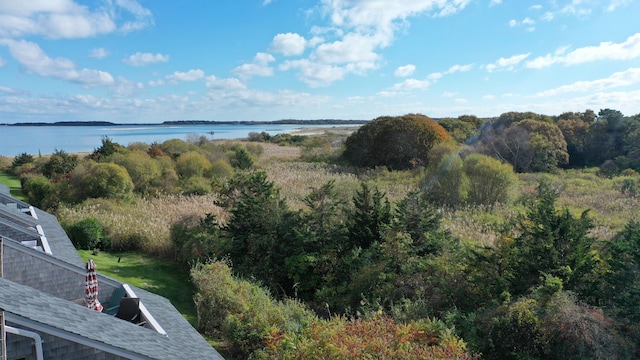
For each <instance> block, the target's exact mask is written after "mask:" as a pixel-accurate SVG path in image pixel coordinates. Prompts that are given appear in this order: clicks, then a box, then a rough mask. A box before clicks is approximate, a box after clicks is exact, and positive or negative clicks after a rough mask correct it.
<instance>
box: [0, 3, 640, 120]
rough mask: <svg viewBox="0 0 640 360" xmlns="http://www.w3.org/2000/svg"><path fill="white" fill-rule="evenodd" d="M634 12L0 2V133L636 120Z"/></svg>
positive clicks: (603, 6)
mask: <svg viewBox="0 0 640 360" xmlns="http://www.w3.org/2000/svg"><path fill="white" fill-rule="evenodd" d="M638 14H640V0H531V1H530V0H315V1H314V0H180V1H177V0H101V1H98V0H96V1H90V0H22V1H17V0H0V123H20V122H55V121H112V122H116V123H123V124H127V123H160V122H163V121H171V120H212V121H235V120H243V121H251V120H260V121H270V120H280V119H303V120H309V119H352V120H355V119H357V120H371V119H374V118H376V117H379V116H397V115H403V114H407V113H421V114H424V115H427V116H430V117H433V118H440V117H457V116H460V115H476V116H479V117H491V116H499V115H500V114H502V113H504V112H509V111H533V112H536V113H541V114H546V115H559V114H561V113H563V112H567V111H574V112H582V111H585V110H587V109H591V110H594V111H595V112H596V113H597V112H598V111H599V110H600V109H605V108H610V109H615V110H619V111H621V112H622V113H623V114H624V115H628V116H631V115H635V114H638V113H640V22H638Z"/></svg>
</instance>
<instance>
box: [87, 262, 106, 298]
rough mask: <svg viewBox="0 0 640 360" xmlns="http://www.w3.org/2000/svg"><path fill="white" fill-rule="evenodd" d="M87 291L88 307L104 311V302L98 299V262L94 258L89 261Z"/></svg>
mask: <svg viewBox="0 0 640 360" xmlns="http://www.w3.org/2000/svg"><path fill="white" fill-rule="evenodd" d="M85 293H86V295H87V307H88V308H89V309H92V310H96V311H102V304H100V301H98V276H97V274H96V263H94V262H93V260H92V259H89V261H87V277H86V279H85Z"/></svg>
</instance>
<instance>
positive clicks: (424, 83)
mask: <svg viewBox="0 0 640 360" xmlns="http://www.w3.org/2000/svg"><path fill="white" fill-rule="evenodd" d="M429 85H431V83H430V82H429V81H428V80H416V79H407V80H405V81H403V82H401V83H398V84H395V85H393V88H392V89H393V90H424V89H427V88H429Z"/></svg>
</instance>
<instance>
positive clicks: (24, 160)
mask: <svg viewBox="0 0 640 360" xmlns="http://www.w3.org/2000/svg"><path fill="white" fill-rule="evenodd" d="M33 161H34V158H33V155H29V154H27V153H22V154H20V155H18V156H16V157H14V158H13V161H11V168H12V169H15V168H17V167H20V166H22V165H24V164H29V163H32V162H33Z"/></svg>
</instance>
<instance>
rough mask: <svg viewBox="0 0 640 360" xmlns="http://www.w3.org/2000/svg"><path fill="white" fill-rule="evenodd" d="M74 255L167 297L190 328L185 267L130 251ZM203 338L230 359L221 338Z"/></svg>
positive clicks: (193, 317) (192, 317)
mask: <svg viewBox="0 0 640 360" xmlns="http://www.w3.org/2000/svg"><path fill="white" fill-rule="evenodd" d="M78 254H80V257H81V258H82V260H84V261H85V262H87V260H89V259H93V261H94V262H95V263H96V267H97V271H98V272H99V273H102V274H104V275H107V276H109V277H112V278H114V279H117V280H119V281H122V282H124V283H127V284H131V285H133V286H137V287H139V288H141V289H144V290H147V291H149V292H152V293H154V294H158V295H160V296H164V297H165V298H167V299H169V301H171V304H173V306H175V308H176V309H177V310H178V311H179V312H180V313H181V314H182V316H184V318H185V319H187V321H189V323H190V324H191V325H192V326H193V327H196V326H197V322H198V315H197V313H196V308H195V305H194V304H193V295H194V291H195V288H194V287H193V284H192V283H191V279H190V278H189V272H188V271H187V269H184V268H181V267H179V266H178V265H177V264H175V263H173V262H171V261H166V260H158V259H155V258H152V257H149V256H147V255H144V254H137V253H131V252H127V253H107V252H99V253H97V254H95V255H94V254H93V251H90V250H78ZM118 259H120V262H118ZM205 339H206V340H207V341H208V342H209V344H210V345H211V346H213V347H214V348H215V349H216V350H217V351H218V352H219V353H220V355H222V356H223V357H224V358H225V359H229V358H230V355H229V354H228V353H227V352H226V344H225V342H224V340H222V339H212V338H209V337H207V336H205Z"/></svg>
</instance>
